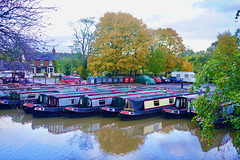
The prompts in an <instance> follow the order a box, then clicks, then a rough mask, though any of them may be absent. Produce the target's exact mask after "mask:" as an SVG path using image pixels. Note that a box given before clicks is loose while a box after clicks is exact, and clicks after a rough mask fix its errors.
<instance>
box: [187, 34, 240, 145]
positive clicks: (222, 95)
mask: <svg viewBox="0 0 240 160" xmlns="http://www.w3.org/2000/svg"><path fill="white" fill-rule="evenodd" d="M236 40H237V38H233V37H231V36H230V33H229V32H226V33H223V34H220V35H219V36H218V44H217V47H216V49H215V50H214V54H213V57H212V59H210V60H209V61H207V62H206V64H204V65H203V67H201V68H200V69H199V70H198V74H197V75H196V78H197V80H196V83H195V84H194V86H195V87H196V89H199V88H200V87H201V85H203V86H205V84H207V83H209V82H210V80H211V81H212V83H213V84H214V85H215V86H216V89H215V90H214V93H213V95H212V96H211V98H210V100H209V98H208V97H207V94H208V93H209V92H210V88H209V86H207V85H206V87H205V88H206V93H204V95H203V96H200V98H198V99H197V100H196V101H195V102H194V104H193V105H194V106H195V109H196V110H197V111H198V117H199V118H200V119H204V121H201V122H200V124H201V126H202V128H203V130H202V137H203V139H207V140H208V142H209V144H211V143H212V142H213V138H214V136H215V128H214V123H216V122H217V119H218V118H219V117H220V116H223V117H224V118H226V119H227V121H230V122H231V123H232V125H233V128H234V129H240V117H239V114H240V107H239V104H240V95H239V91H240V51H239V49H238V45H236ZM199 63H200V64H199V66H202V64H201V62H199ZM191 89H194V87H192V88H191ZM223 102H230V103H237V104H236V107H235V109H234V114H228V113H226V112H224V111H222V110H221V104H222V103H223ZM219 111H220V112H219ZM237 132H238V135H237V138H236V140H235V141H234V143H235V145H236V146H237V147H239V145H240V134H239V131H237Z"/></svg>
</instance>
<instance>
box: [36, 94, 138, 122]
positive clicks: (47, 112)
mask: <svg viewBox="0 0 240 160" xmlns="http://www.w3.org/2000/svg"><path fill="white" fill-rule="evenodd" d="M136 91H138V90H128V89H127V90H113V91H108V92H106V91H103V92H99V91H92V92H85V93H81V94H65V95H64V94H63V95H49V96H48V104H47V106H35V107H33V109H32V115H33V117H34V118H41V117H57V116H63V115H64V113H63V110H64V108H65V107H70V106H72V107H74V106H77V105H78V103H79V99H80V97H83V96H96V97H98V96H104V95H109V94H110V95H113V94H126V93H132V92H136Z"/></svg>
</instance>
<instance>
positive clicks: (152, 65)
mask: <svg viewBox="0 0 240 160" xmlns="http://www.w3.org/2000/svg"><path fill="white" fill-rule="evenodd" d="M164 61H165V59H164V53H163V51H161V50H160V49H157V50H155V51H154V52H151V53H150V56H149V59H148V70H149V71H150V72H153V73H154V74H155V76H156V75H157V74H159V73H160V72H163V69H164Z"/></svg>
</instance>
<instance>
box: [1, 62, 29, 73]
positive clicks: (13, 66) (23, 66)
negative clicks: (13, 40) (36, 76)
mask: <svg viewBox="0 0 240 160" xmlns="http://www.w3.org/2000/svg"><path fill="white" fill-rule="evenodd" d="M7 70H24V71H25V70H32V67H31V65H30V64H29V63H26V62H4V61H3V60H0V71H7Z"/></svg>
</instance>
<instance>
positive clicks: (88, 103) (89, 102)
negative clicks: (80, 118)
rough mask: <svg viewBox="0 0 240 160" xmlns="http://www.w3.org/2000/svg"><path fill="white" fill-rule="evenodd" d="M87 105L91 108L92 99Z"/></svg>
mask: <svg viewBox="0 0 240 160" xmlns="http://www.w3.org/2000/svg"><path fill="white" fill-rule="evenodd" d="M87 105H88V107H91V100H90V99H88V102H87Z"/></svg>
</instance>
